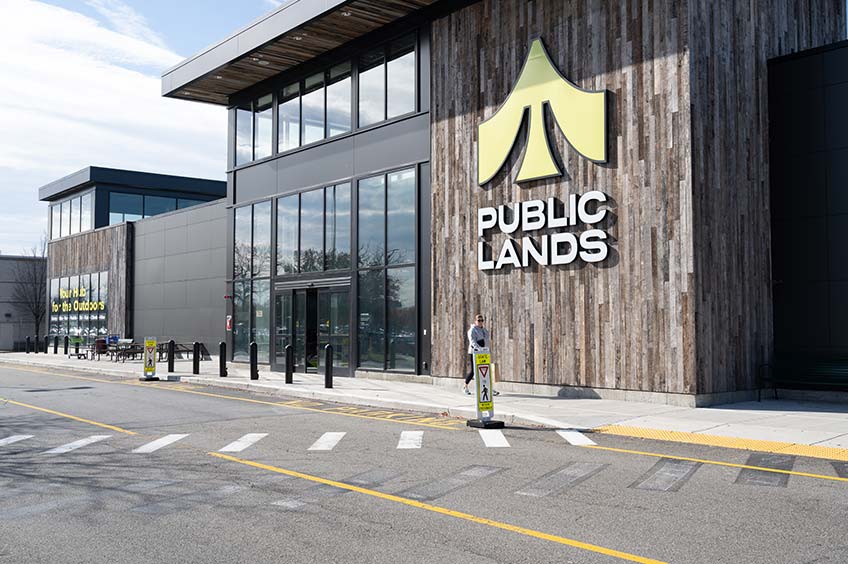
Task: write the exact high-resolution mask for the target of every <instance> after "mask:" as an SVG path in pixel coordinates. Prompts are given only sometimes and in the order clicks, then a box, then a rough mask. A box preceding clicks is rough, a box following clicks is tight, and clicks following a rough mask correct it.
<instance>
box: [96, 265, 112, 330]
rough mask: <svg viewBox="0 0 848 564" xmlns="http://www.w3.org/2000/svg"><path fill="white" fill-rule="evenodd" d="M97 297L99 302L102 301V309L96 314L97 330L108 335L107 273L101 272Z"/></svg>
mask: <svg viewBox="0 0 848 564" xmlns="http://www.w3.org/2000/svg"><path fill="white" fill-rule="evenodd" d="M97 299H98V301H100V302H103V309H101V310H100V313H99V314H98V316H97V317H98V322H99V325H98V327H99V331H100V335H101V336H103V335H108V334H109V317H108V316H107V312H108V311H109V273H108V272H101V273H100V280H99V281H98V284H97Z"/></svg>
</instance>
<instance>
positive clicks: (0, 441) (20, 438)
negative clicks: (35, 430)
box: [0, 435, 33, 446]
mask: <svg viewBox="0 0 848 564" xmlns="http://www.w3.org/2000/svg"><path fill="white" fill-rule="evenodd" d="M32 437H33V435H12V436H11V437H6V438H5V439H0V446H5V445H10V444H12V443H17V442H18V441H25V440H27V439H31V438H32Z"/></svg>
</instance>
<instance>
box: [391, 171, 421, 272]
mask: <svg viewBox="0 0 848 564" xmlns="http://www.w3.org/2000/svg"><path fill="white" fill-rule="evenodd" d="M386 197H387V199H388V202H387V206H386V208H387V217H386V229H387V234H386V238H387V248H386V262H387V263H388V264H404V263H413V262H415V169H408V170H402V171H400V172H394V173H391V174H389V187H388V190H387V195H386Z"/></svg>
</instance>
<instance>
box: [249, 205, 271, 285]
mask: <svg viewBox="0 0 848 564" xmlns="http://www.w3.org/2000/svg"><path fill="white" fill-rule="evenodd" d="M253 275H254V276H270V275H271V202H270V201H268V202H262V203H260V204H254V206H253Z"/></svg>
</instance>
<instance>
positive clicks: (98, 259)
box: [47, 223, 133, 337]
mask: <svg viewBox="0 0 848 564" xmlns="http://www.w3.org/2000/svg"><path fill="white" fill-rule="evenodd" d="M132 243H133V225H132V223H121V224H119V225H115V226H112V227H104V228H101V229H96V230H94V231H88V232H86V233H80V234H78V235H73V236H71V237H66V238H63V239H59V240H57V241H51V242H50V244H49V246H48V250H47V279H48V280H50V279H52V278H60V277H63V276H74V275H77V274H91V273H93V272H103V271H107V272H109V298H108V303H107V306H106V312H107V323H108V331H109V334H110V335H121V336H124V337H130V336H132V304H131V303H130V298H129V296H130V295H131V294H130V292H132V271H131V269H132V262H133V261H132Z"/></svg>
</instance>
